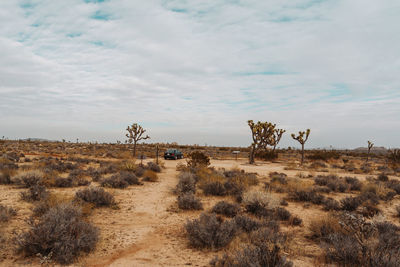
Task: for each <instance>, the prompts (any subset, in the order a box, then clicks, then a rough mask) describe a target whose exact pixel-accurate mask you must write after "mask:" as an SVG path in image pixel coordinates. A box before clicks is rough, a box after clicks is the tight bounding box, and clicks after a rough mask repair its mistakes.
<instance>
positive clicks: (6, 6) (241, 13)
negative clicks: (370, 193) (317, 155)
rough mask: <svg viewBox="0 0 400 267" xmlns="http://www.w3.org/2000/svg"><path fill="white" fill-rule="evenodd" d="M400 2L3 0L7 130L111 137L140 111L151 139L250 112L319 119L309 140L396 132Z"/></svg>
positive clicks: (243, 129) (359, 141) (192, 135)
mask: <svg viewBox="0 0 400 267" xmlns="http://www.w3.org/2000/svg"><path fill="white" fill-rule="evenodd" d="M28 3H32V4H31V5H29V4H28ZM399 10H400V4H398V3H397V1H373V0H368V1H361V0H357V1H329V0H326V1H316V0H314V1H305V0H296V1H289V0H287V1H250V0H249V1H211V2H210V1H196V2H193V1H192V2H188V1H156V0H151V1H128V0H114V1H104V2H96V1H93V2H91V3H86V2H85V1H79V0H74V1H64V2H60V1H51V0H43V1H39V0H35V1H20V2H17V1H12V0H6V1H2V2H1V3H0V23H1V24H2V27H1V28H0V49H1V50H0V51H2V52H1V53H0V60H1V62H2V65H1V66H0V81H1V82H0V115H2V116H1V118H0V123H1V125H2V127H1V132H0V135H6V136H9V137H11V138H13V137H16V138H18V137H29V136H37V137H42V136H43V137H47V138H51V139H57V138H58V139H61V138H67V139H68V138H70V139H72V140H74V139H75V138H76V137H78V138H80V139H81V140H87V139H94V138H96V139H97V140H101V141H103V140H105V141H115V140H117V139H123V138H124V133H123V132H124V129H125V127H126V125H128V124H130V123H132V122H134V121H138V122H140V123H142V124H143V125H144V126H147V128H148V132H149V134H150V135H151V136H152V137H153V140H154V141H164V142H166V141H179V142H183V143H200V144H202V143H208V144H222V145H247V144H249V142H250V139H249V136H248V135H249V130H248V128H247V124H246V121H247V120H248V119H254V120H263V121H265V120H268V121H274V122H276V123H278V124H279V125H281V126H282V127H284V128H287V129H288V130H289V131H293V132H295V131H298V130H300V129H306V128H311V129H312V135H311V137H310V146H314V147H318V146H329V145H331V144H333V145H335V146H337V147H342V146H347V147H354V146H360V145H364V143H365V141H366V140H367V139H373V140H375V143H376V144H377V145H380V144H382V145H386V146H400V143H399V139H398V137H397V136H395V133H396V132H399V130H400V125H399V119H398V118H399V117H400V109H399V108H398V106H399V105H398V104H399V103H400V93H399V87H400V80H399V79H398V77H397V76H398V73H399V70H400V57H399V53H398V51H397V50H398V47H400V38H399V36H400V28H398V26H397V25H398V24H399V23H400V19H399V17H398V11H399ZM96 18H97V19H96ZM22 125H29V129H30V130H29V131H21V128H23V126H22ZM88 129H89V130H88ZM96 134H97V135H96ZM78 135H79V136H78ZM282 142H283V144H284V145H290V146H293V145H296V143H295V142H294V141H293V140H290V138H289V134H287V136H286V137H285V139H284V140H283V141H282Z"/></svg>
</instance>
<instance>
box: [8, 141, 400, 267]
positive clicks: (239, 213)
mask: <svg viewBox="0 0 400 267" xmlns="http://www.w3.org/2000/svg"><path fill="white" fill-rule="evenodd" d="M0 148H1V151H2V156H1V165H0V168H1V172H0V174H1V175H0V182H1V185H0V205H1V209H0V212H1V214H0V218H1V231H0V234H1V239H2V242H1V246H2V247H1V263H0V264H1V265H2V266H23V265H30V266H38V265H50V266H53V265H58V264H61V265H64V264H68V265H71V266H188V265H190V266H210V265H213V266H248V265H250V263H251V262H256V263H257V264H259V265H256V266H324V265H331V264H333V265H336V264H337V265H346V266H349V265H352V266H355V265H366V264H367V263H366V262H364V261H366V260H368V261H372V260H373V261H375V262H377V263H376V264H371V265H368V266H382V265H380V264H385V266H396V265H397V264H398V263H399V262H400V254H399V252H398V249H397V246H398V244H399V243H398V241H399V240H400V232H399V230H400V223H399V216H400V198H399V196H398V194H400V179H399V175H400V168H399V165H398V164H399V152H398V150H394V151H391V152H387V153H386V154H381V153H371V155H370V158H369V160H368V162H366V158H365V155H366V154H365V153H360V152H358V153H357V152H351V153H350V152H347V153H345V152H337V151H320V150H315V151H313V150H311V151H307V153H306V159H305V162H304V164H303V165H301V164H300V159H301V153H299V151H285V150H281V151H279V153H278V154H279V157H278V158H276V159H274V160H272V161H265V160H260V159H258V158H257V160H256V162H255V164H249V159H248V158H243V157H239V158H238V159H235V157H234V156H233V155H232V154H230V153H231V150H232V151H233V150H234V149H237V148H222V151H223V153H222V154H221V155H219V156H218V157H217V156H215V158H210V157H209V156H208V152H207V149H206V148H205V147H202V148H195V147H193V148H191V149H190V148H188V149H189V150H192V152H190V153H188V154H186V153H185V157H184V159H178V160H164V159H161V157H160V158H159V159H158V164H156V159H155V158H154V156H155V151H154V149H151V146H149V145H147V146H146V145H143V146H140V145H139V146H138V151H144V152H143V154H147V155H148V157H147V158H146V159H144V160H140V159H135V158H133V157H132V155H131V153H132V149H131V145H122V144H121V145H119V146H117V145H101V146H99V147H97V148H96V145H90V144H83V143H81V144H75V143H62V142H38V141H2V142H1V147H0ZM102 149H104V150H105V151H108V153H103V152H104V151H102ZM216 150H217V151H218V148H210V151H214V152H213V153H214V155H217V154H218V153H217V152H215V151H216ZM95 151H96V152H95ZM152 155H153V157H151V156H152ZM307 155H308V156H309V157H307ZM65 209H67V210H68V209H71V210H72V211H76V212H77V213H78V215H76V216H77V218H76V220H77V221H78V222H79V223H84V224H85V227H83V226H80V227H82V228H80V227H78V226H77V225H73V224H75V223H77V221H70V217H69V216H72V215H71V214H69V212H72V211H66V210H65ZM65 212H67V213H68V215H67V214H64V213H65ZM49 216H50V217H49ZM65 216H67V217H65ZM45 218H46V219H45ZM68 224H71V225H73V226H71V225H68ZM54 227H60V228H59V229H56V230H55V229H54ZM71 227H72V228H71ZM366 229H368V231H367V230H366ZM71 239H72V240H71ZM257 240H258V241H257ZM62 242H65V244H62ZM257 242H262V243H260V244H258V243H257ZM60 243H61V244H60ZM257 246H259V247H257ZM263 246H265V247H263ZM363 249H365V250H366V251H365V254H364V255H363V254H362V253H363V252H362V251H363ZM67 251H68V253H67ZM254 253H256V254H254ZM257 253H261V254H257ZM255 255H258V256H255ZM257 257H259V258H257Z"/></svg>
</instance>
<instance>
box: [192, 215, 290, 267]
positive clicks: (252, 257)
mask: <svg viewBox="0 0 400 267" xmlns="http://www.w3.org/2000/svg"><path fill="white" fill-rule="evenodd" d="M185 229H186V232H187V235H188V238H189V242H190V244H191V246H193V247H196V248H208V249H212V250H217V249H220V248H223V247H225V246H227V245H228V244H229V243H230V242H231V241H232V240H233V238H235V237H236V236H239V235H240V233H247V237H245V238H244V240H243V245H242V246H241V248H239V249H237V250H236V251H234V252H231V253H225V254H224V255H223V256H222V257H220V258H219V257H217V258H215V259H213V260H212V261H211V265H212V266H292V263H291V262H290V261H288V260H287V259H286V258H285V256H283V255H282V249H283V248H285V244H286V242H287V236H286V235H284V234H282V233H280V232H279V225H278V224H277V223H275V222H273V221H271V222H267V221H257V220H254V219H252V218H250V217H247V216H243V215H238V216H236V217H234V218H233V219H230V220H224V219H223V218H222V217H218V216H217V215H215V214H214V213H211V214H207V213H202V214H201V215H200V218H198V219H195V220H193V221H188V222H187V223H186V225H185Z"/></svg>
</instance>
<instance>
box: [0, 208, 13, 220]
mask: <svg viewBox="0 0 400 267" xmlns="http://www.w3.org/2000/svg"><path fill="white" fill-rule="evenodd" d="M16 214H17V211H16V210H15V209H13V208H11V207H7V206H3V205H0V222H8V221H9V220H10V219H11V217H13V216H15V215H16Z"/></svg>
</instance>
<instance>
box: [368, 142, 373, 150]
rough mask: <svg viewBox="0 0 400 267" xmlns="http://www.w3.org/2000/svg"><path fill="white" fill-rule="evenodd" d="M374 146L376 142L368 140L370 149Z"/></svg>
mask: <svg viewBox="0 0 400 267" xmlns="http://www.w3.org/2000/svg"><path fill="white" fill-rule="evenodd" d="M373 146H374V143H372V142H371V141H368V150H370V149H371V148H372V147H373Z"/></svg>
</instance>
